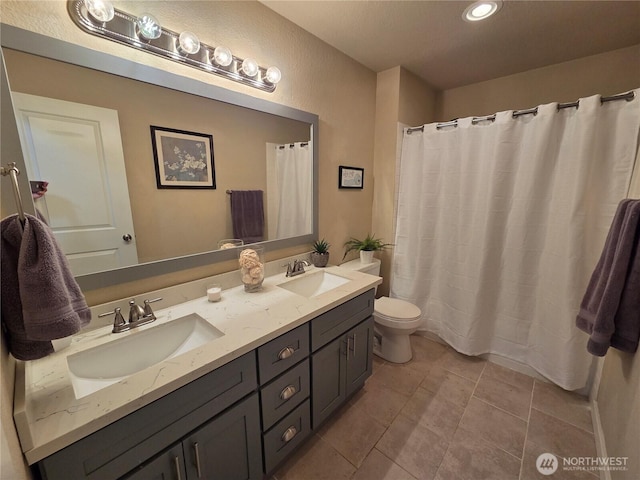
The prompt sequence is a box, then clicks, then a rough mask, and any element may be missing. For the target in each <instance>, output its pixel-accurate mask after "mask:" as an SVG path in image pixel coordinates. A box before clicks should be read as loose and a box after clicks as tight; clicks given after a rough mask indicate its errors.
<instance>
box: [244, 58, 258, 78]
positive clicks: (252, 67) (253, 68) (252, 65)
mask: <svg viewBox="0 0 640 480" xmlns="http://www.w3.org/2000/svg"><path fill="white" fill-rule="evenodd" d="M258 69H259V67H258V63H257V62H256V61H255V60H254V59H253V58H245V59H244V60H243V61H242V71H243V72H244V74H245V75H246V76H247V77H255V76H256V75H257V74H258Z"/></svg>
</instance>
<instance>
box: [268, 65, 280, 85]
mask: <svg viewBox="0 0 640 480" xmlns="http://www.w3.org/2000/svg"><path fill="white" fill-rule="evenodd" d="M264 78H265V80H266V81H267V82H269V83H273V84H274V85H275V84H276V83H278V82H279V81H280V79H281V78H282V73H281V72H280V69H279V68H278V67H269V68H267V73H266V74H265V77H264Z"/></svg>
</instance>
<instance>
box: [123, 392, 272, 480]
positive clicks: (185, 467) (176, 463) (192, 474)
mask: <svg viewBox="0 0 640 480" xmlns="http://www.w3.org/2000/svg"><path fill="white" fill-rule="evenodd" d="M261 453H262V444H261V442H260V413H259V409H258V394H257V393H254V394H253V395H251V396H250V397H248V398H247V399H245V400H243V401H242V402H240V403H239V404H238V405H235V406H234V407H233V408H231V409H229V410H227V411H226V412H225V413H223V414H222V415H220V416H218V417H216V418H215V419H214V420H212V421H211V422H209V423H208V424H206V425H204V426H203V427H202V428H200V429H199V430H197V431H196V432H195V433H193V434H191V435H189V436H188V437H187V438H186V439H185V440H183V441H182V442H180V443H179V444H177V445H175V446H174V447H173V448H171V449H169V450H168V451H166V452H165V453H163V454H162V455H160V456H159V457H157V458H155V459H153V460H152V461H151V462H149V463H148V464H146V465H144V466H142V467H140V468H138V469H137V470H136V471H135V472H134V473H133V474H131V475H128V476H126V477H125V478H126V480H185V479H186V480H197V479H203V478H206V479H208V480H216V479H219V480H248V479H260V478H262V454H261Z"/></svg>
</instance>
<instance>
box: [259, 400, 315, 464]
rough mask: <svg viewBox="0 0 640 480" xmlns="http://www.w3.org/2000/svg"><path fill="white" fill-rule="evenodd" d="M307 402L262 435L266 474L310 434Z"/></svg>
mask: <svg viewBox="0 0 640 480" xmlns="http://www.w3.org/2000/svg"><path fill="white" fill-rule="evenodd" d="M309 412H310V411H309V400H308V399H307V400H305V401H304V403H302V404H301V405H300V406H299V407H297V408H296V409H295V410H294V411H293V412H291V413H290V414H289V415H287V416H286V417H284V418H283V419H282V420H280V422H278V423H277V424H276V425H275V426H274V427H273V428H272V429H271V430H269V431H268V432H267V433H265V434H264V435H263V438H264V442H263V444H264V465H265V472H266V473H267V474H268V473H270V472H271V471H273V469H274V468H276V467H277V466H278V464H279V463H280V462H281V461H282V460H283V459H284V458H285V457H286V456H287V455H289V454H290V453H291V452H292V451H293V450H294V449H295V448H296V447H297V446H298V445H299V444H300V443H301V442H302V441H303V440H304V439H305V438H307V437H308V436H309V434H310V433H311V422H310V413H309Z"/></svg>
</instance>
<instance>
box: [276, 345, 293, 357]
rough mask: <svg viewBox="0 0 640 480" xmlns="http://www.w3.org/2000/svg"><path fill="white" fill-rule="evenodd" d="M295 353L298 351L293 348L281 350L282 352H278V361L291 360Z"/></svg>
mask: <svg viewBox="0 0 640 480" xmlns="http://www.w3.org/2000/svg"><path fill="white" fill-rule="evenodd" d="M295 352H296V351H295V350H294V349H293V347H292V346H288V347H284V348H283V349H282V350H280V352H278V359H279V360H284V359H285V358H289V357H290V356H291V355H293V354H294V353H295Z"/></svg>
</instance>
